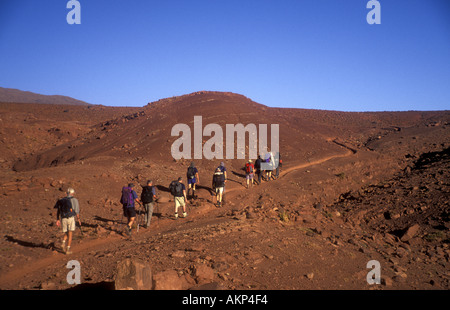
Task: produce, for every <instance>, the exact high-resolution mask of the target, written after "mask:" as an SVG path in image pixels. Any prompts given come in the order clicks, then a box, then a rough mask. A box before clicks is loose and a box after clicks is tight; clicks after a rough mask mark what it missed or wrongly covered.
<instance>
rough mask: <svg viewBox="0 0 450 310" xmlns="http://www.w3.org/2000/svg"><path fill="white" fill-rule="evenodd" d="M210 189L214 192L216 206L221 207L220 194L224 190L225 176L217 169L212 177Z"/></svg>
mask: <svg viewBox="0 0 450 310" xmlns="http://www.w3.org/2000/svg"><path fill="white" fill-rule="evenodd" d="M212 188H213V190H214V191H215V192H216V203H217V204H216V206H217V207H218V208H220V207H221V206H222V194H223V190H224V188H225V174H224V173H223V172H222V171H221V170H220V168H217V169H216V172H215V173H214V175H213V179H212Z"/></svg>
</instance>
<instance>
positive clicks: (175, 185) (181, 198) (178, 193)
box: [169, 177, 187, 219]
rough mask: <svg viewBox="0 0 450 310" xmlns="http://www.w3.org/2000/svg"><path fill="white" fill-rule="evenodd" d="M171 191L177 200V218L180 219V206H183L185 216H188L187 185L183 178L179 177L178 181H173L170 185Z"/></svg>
mask: <svg viewBox="0 0 450 310" xmlns="http://www.w3.org/2000/svg"><path fill="white" fill-rule="evenodd" d="M169 190H170V193H171V194H172V195H173V196H174V201H175V219H178V208H179V207H183V217H186V216H187V213H186V204H187V197H186V186H184V184H183V179H182V178H181V177H179V178H178V180H177V181H172V183H170V185H169Z"/></svg>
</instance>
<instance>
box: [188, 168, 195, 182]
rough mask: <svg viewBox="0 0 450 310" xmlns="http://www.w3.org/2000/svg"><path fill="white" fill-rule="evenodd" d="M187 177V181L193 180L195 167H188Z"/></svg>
mask: <svg viewBox="0 0 450 310" xmlns="http://www.w3.org/2000/svg"><path fill="white" fill-rule="evenodd" d="M187 177H188V179H193V178H195V167H189V168H188V170H187Z"/></svg>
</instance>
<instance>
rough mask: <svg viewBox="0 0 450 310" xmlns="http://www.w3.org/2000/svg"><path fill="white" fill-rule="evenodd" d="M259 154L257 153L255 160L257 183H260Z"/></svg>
mask: <svg viewBox="0 0 450 310" xmlns="http://www.w3.org/2000/svg"><path fill="white" fill-rule="evenodd" d="M261 161H262V159H261V155H258V158H257V159H256V160H255V173H256V175H257V176H258V181H257V184H258V185H260V184H261V174H262V173H261Z"/></svg>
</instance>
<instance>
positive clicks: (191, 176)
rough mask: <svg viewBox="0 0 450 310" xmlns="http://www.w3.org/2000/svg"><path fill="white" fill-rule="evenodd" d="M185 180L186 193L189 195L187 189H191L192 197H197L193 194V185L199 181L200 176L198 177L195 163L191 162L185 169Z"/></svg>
mask: <svg viewBox="0 0 450 310" xmlns="http://www.w3.org/2000/svg"><path fill="white" fill-rule="evenodd" d="M186 175H187V180H188V192H187V195H188V196H189V191H190V189H192V196H191V197H192V198H197V196H195V185H196V184H197V183H200V178H199V177H198V169H197V168H196V167H195V164H194V163H193V162H192V163H191V165H190V166H189V168H188V169H187V173H186Z"/></svg>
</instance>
